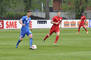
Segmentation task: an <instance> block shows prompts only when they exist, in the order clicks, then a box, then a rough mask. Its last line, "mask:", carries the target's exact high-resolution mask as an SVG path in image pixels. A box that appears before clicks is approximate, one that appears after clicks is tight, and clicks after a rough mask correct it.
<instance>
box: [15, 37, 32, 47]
mask: <svg viewBox="0 0 91 60" xmlns="http://www.w3.org/2000/svg"><path fill="white" fill-rule="evenodd" d="M20 42H21V40H18V42H17V44H16V48H18V45H19V43H20ZM29 43H30V48H32V38H30V42H29Z"/></svg>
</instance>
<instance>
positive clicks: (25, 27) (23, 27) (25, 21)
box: [21, 16, 31, 32]
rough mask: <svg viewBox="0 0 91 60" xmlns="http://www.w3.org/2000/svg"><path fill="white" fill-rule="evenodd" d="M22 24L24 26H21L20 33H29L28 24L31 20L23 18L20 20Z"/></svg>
mask: <svg viewBox="0 0 91 60" xmlns="http://www.w3.org/2000/svg"><path fill="white" fill-rule="evenodd" d="M21 20H22V23H23V24H25V26H22V28H21V31H25V32H26V31H29V30H30V29H29V22H30V21H31V18H28V17H27V16H23V17H22V18H21Z"/></svg>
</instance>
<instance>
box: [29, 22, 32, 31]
mask: <svg viewBox="0 0 91 60" xmlns="http://www.w3.org/2000/svg"><path fill="white" fill-rule="evenodd" d="M29 26H30V29H31V31H32V21H30V22H29Z"/></svg>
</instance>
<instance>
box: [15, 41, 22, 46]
mask: <svg viewBox="0 0 91 60" xmlns="http://www.w3.org/2000/svg"><path fill="white" fill-rule="evenodd" d="M20 42H21V40H18V42H17V44H16V48H18V45H19V43H20Z"/></svg>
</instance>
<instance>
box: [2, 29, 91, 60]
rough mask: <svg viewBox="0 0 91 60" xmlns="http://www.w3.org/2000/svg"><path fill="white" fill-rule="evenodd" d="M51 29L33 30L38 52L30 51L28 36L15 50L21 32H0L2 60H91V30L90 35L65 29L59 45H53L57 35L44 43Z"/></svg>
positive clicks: (90, 30)
mask: <svg viewBox="0 0 91 60" xmlns="http://www.w3.org/2000/svg"><path fill="white" fill-rule="evenodd" d="M48 31H49V29H33V31H32V32H33V39H34V41H33V42H34V44H36V45H37V47H38V49H37V50H30V49H29V39H28V37H27V36H26V37H25V38H24V40H23V41H22V42H21V43H20V48H15V45H16V42H17V41H18V38H19V32H20V31H19V30H0V60H91V29H89V34H88V35H87V34H85V31H81V34H76V29H63V30H62V32H61V34H60V39H59V41H58V43H57V45H53V42H54V40H55V37H56V35H55V34H53V35H52V36H51V37H50V38H48V39H47V40H46V42H45V43H44V42H43V41H42V39H43V38H44V36H45V35H46V34H47V33H48Z"/></svg>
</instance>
